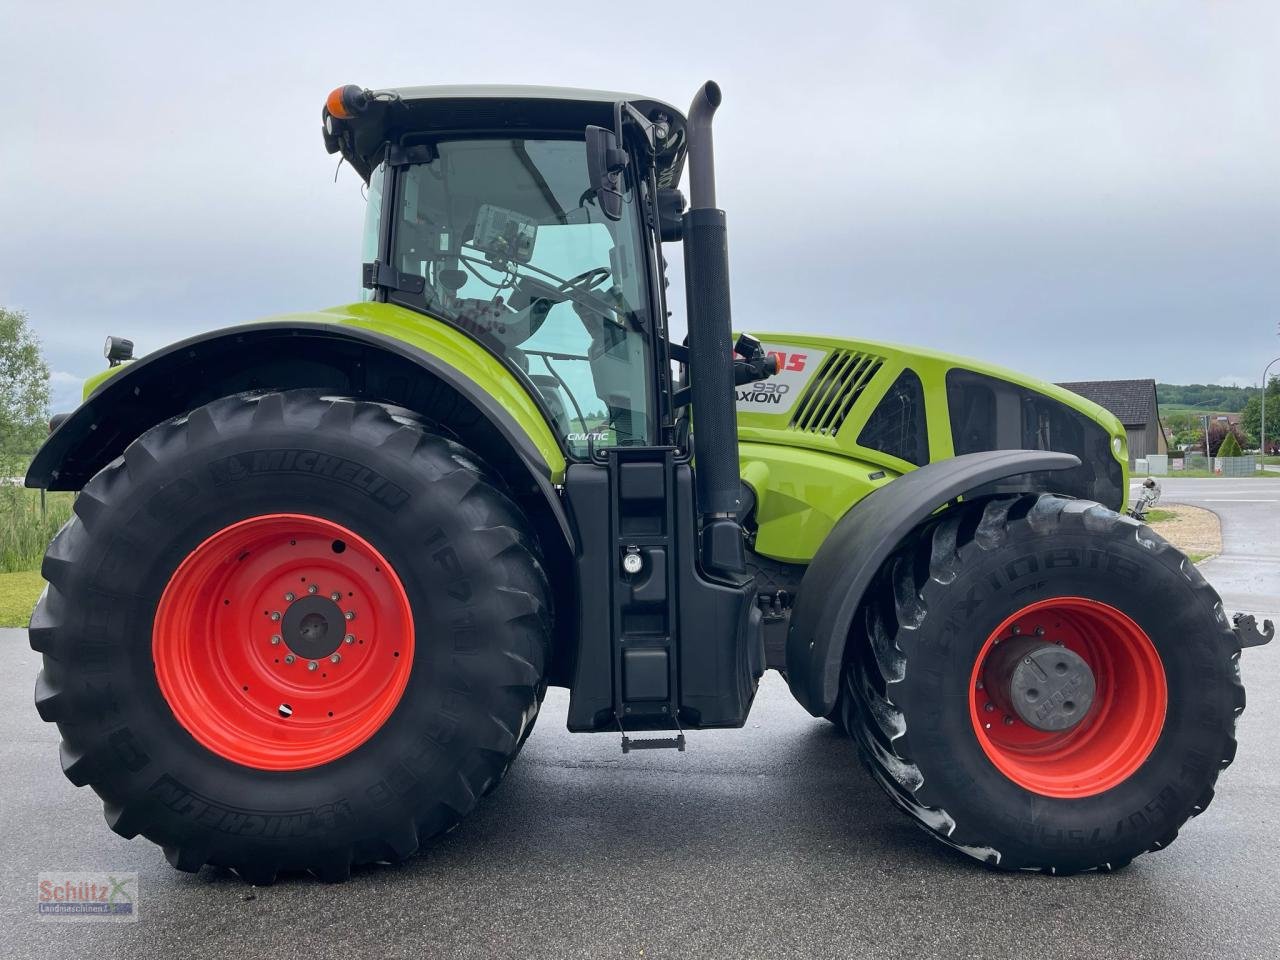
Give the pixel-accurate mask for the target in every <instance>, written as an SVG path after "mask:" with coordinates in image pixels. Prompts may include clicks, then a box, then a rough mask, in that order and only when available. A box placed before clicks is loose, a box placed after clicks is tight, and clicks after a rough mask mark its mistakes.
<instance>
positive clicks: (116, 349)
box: [102, 337, 133, 367]
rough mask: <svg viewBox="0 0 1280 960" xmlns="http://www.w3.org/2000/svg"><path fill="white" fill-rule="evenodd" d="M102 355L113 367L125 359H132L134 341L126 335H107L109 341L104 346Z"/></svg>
mask: <svg viewBox="0 0 1280 960" xmlns="http://www.w3.org/2000/svg"><path fill="white" fill-rule="evenodd" d="M102 355H103V356H104V357H106V358H107V361H108V362H109V363H110V364H111V366H113V367H114V366H115V365H116V364H118V363H123V362H124V361H125V360H132V359H133V341H132V340H128V339H126V338H124V337H107V342H106V343H105V344H103V346H102Z"/></svg>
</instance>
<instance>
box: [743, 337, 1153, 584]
mask: <svg viewBox="0 0 1280 960" xmlns="http://www.w3.org/2000/svg"><path fill="white" fill-rule="evenodd" d="M755 336H757V337H758V338H759V339H760V340H761V341H762V342H763V344H764V346H765V349H766V350H767V351H769V352H771V353H773V354H774V355H775V356H776V357H777V359H778V366H779V374H778V376H776V377H773V378H770V379H769V380H766V381H763V382H761V383H756V384H745V385H743V386H740V387H739V388H738V392H737V408H738V433H739V438H740V460H741V469H742V478H743V480H744V482H745V483H746V484H747V485H748V486H749V487H750V488H751V490H752V493H753V494H754V496H755V499H756V503H757V506H756V511H755V516H754V517H752V518H750V519H751V520H752V521H753V522H754V523H755V524H756V528H755V531H754V536H755V541H754V543H753V549H755V550H756V552H758V553H760V554H762V555H764V556H767V557H771V558H773V559H775V560H782V561H786V562H789V563H807V562H809V561H810V560H811V559H812V558H813V556H814V555H815V553H816V552H817V550H818V548H819V547H820V546H821V545H822V543H823V541H824V540H825V538H826V537H827V535H828V534H829V533H830V532H831V530H832V529H833V528H834V526H835V524H836V522H837V521H839V519H840V518H841V517H842V516H843V515H844V514H845V513H846V512H847V511H848V510H849V509H850V508H851V507H853V506H854V505H855V504H856V503H858V502H859V501H860V500H862V499H863V498H864V497H865V496H867V495H868V494H870V493H871V492H873V491H874V490H876V489H878V488H879V487H881V486H883V485H885V484H886V483H888V482H889V481H891V480H893V479H895V478H897V477H900V476H902V475H904V474H907V473H909V472H911V471H912V470H915V469H918V468H919V467H922V466H925V465H926V464H930V463H938V462H940V461H944V460H948V459H950V458H952V457H955V456H957V455H960V454H965V453H977V452H983V451H992V450H1019V449H1032V450H1035V449H1040V450H1048V451H1054V452H1059V453H1067V454H1071V455H1073V456H1076V457H1078V458H1079V460H1080V461H1081V463H1080V465H1079V466H1077V467H1075V468H1073V469H1070V470H1063V471H1057V472H1054V473H1052V474H1050V473H1047V472H1044V473H1039V474H1035V475H1030V476H1028V475H1023V476H1019V477H1017V478H1016V479H1015V480H1010V481H997V482H995V483H993V484H992V485H991V486H990V487H988V488H984V489H981V490H977V491H973V493H993V492H1000V491H1001V490H1005V489H1011V485H1016V486H1017V488H1018V489H1020V490H1044V491H1045V492H1055V493H1063V494H1067V495H1070V496H1075V497H1079V498H1082V499H1090V500H1097V501H1098V502H1100V503H1103V504H1104V505H1106V506H1108V507H1111V508H1112V509H1117V510H1120V509H1123V507H1124V503H1125V499H1126V496H1127V488H1128V475H1127V463H1128V451H1127V449H1126V444H1125V432H1124V428H1123V427H1122V426H1121V425H1120V422H1119V421H1118V420H1117V419H1116V418H1115V417H1114V416H1112V415H1111V414H1110V413H1108V412H1107V411H1106V410H1104V409H1103V408H1102V407H1100V406H1098V405H1097V404H1095V403H1092V402H1091V401H1088V400H1085V399H1084V398H1082V397H1079V396H1077V395H1075V394H1073V393H1071V392H1069V391H1067V390H1064V389H1062V388H1061V387H1057V386H1055V385H1053V384H1050V383H1045V382H1043V381H1039V380H1036V379H1035V378H1033V377H1027V376H1024V375H1022V374H1018V373H1015V372H1013V371H1009V370H1005V369H1003V368H1000V367H997V366H994V365H992V364H985V363H981V362H979V361H974V360H967V359H964V358H961V357H954V356H949V355H946V354H942V353H937V352H935V351H930V350H921V349H914V348H905V347H899V346H894V345H891V344H883V343H873V342H870V341H861V340H846V339H840V338H833V337H810V336H802V335H797V334H789V333H788V334H769V333H760V334H755Z"/></svg>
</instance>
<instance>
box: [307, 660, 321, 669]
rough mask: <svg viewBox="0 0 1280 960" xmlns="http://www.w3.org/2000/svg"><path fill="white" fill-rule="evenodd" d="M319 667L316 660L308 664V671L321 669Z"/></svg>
mask: <svg viewBox="0 0 1280 960" xmlns="http://www.w3.org/2000/svg"><path fill="white" fill-rule="evenodd" d="M319 667H320V664H318V663H316V662H315V661H314V660H312V661H310V662H309V663H308V664H307V669H308V670H316V669H319Z"/></svg>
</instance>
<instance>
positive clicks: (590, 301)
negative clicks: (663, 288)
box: [371, 139, 652, 455]
mask: <svg viewBox="0 0 1280 960" xmlns="http://www.w3.org/2000/svg"><path fill="white" fill-rule="evenodd" d="M434 153H435V158H434V159H432V160H430V161H429V162H426V163H417V164H412V165H410V166H407V167H404V168H401V173H400V180H399V182H398V184H397V189H396V204H395V206H396V211H395V217H396V219H395V222H394V223H393V232H392V238H393V239H392V263H393V265H394V266H395V267H396V268H397V269H399V270H400V271H401V273H402V274H410V275H413V276H417V277H421V278H422V280H423V289H422V291H421V293H417V292H412V293H408V294H406V293H404V292H403V291H401V292H400V293H397V294H395V295H394V298H395V299H397V300H403V301H405V302H410V303H412V304H413V305H414V306H417V307H419V308H420V309H423V310H424V311H426V312H428V313H430V314H432V315H435V316H438V317H439V318H441V319H443V320H446V321H448V322H450V323H452V324H454V325H455V326H457V327H459V328H461V329H462V330H464V331H466V332H467V333H468V334H470V335H471V336H473V337H475V338H476V339H477V340H480V341H481V342H482V343H484V344H485V345H486V346H488V347H489V348H490V349H491V350H493V351H494V352H495V353H496V354H498V355H499V356H501V357H502V358H503V359H504V360H506V361H507V362H508V364H510V365H512V366H514V367H516V368H517V369H518V370H520V371H521V372H522V373H523V374H525V376H526V377H527V378H528V380H529V381H530V382H531V383H532V385H533V386H534V387H535V389H536V391H537V393H538V395H539V397H540V399H541V400H542V403H543V407H544V409H545V410H546V411H547V413H548V415H549V418H550V419H551V420H552V421H553V423H554V426H555V429H556V430H557V432H558V433H559V434H560V435H561V436H562V437H563V438H564V440H565V443H566V446H567V447H568V449H569V450H570V452H571V453H573V454H575V455H582V454H584V453H586V451H587V449H588V445H589V444H590V443H594V444H595V445H596V446H613V445H626V444H643V443H648V442H650V437H651V434H652V424H651V419H652V418H651V412H650V405H649V402H648V394H649V390H648V383H649V381H650V376H651V373H650V370H649V368H648V361H647V356H648V354H647V350H646V339H645V335H644V333H643V330H644V328H645V324H646V323H647V322H648V310H649V307H648V303H647V299H646V297H647V292H646V290H647V288H646V284H645V282H644V279H645V278H644V260H643V257H642V255H641V248H640V242H641V240H640V238H641V232H640V228H639V223H638V222H637V219H636V218H637V213H636V206H637V205H636V204H635V203H634V202H633V197H632V194H631V192H630V188H628V192H627V194H626V195H625V197H624V200H625V203H624V206H623V216H622V219H621V220H619V221H616V222H614V221H610V220H608V219H607V218H606V217H605V216H604V215H603V214H602V213H601V212H600V208H599V206H598V205H597V204H596V202H595V198H594V195H593V193H592V191H591V189H590V187H589V180H588V176H587V162H586V147H585V144H584V143H583V142H582V141H573V140H511V139H485V140H453V141H446V142H443V143H440V144H438V145H437V146H436V147H435V149H434ZM371 199H372V198H371ZM379 203H381V200H379ZM402 286H403V284H402ZM406 298H407V299H406Z"/></svg>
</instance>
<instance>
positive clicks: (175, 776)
mask: <svg viewBox="0 0 1280 960" xmlns="http://www.w3.org/2000/svg"><path fill="white" fill-rule="evenodd" d="M290 518H294V519H290ZM290 524H294V525H296V526H297V527H298V532H296V533H291V532H290V531H291V530H292V529H293V528H292V527H291V526H290ZM335 529H340V530H346V531H349V532H350V535H349V537H348V538H347V539H346V540H344V539H342V537H340V536H336V535H335V536H334V539H333V541H332V544H331V545H330V544H329V541H327V540H325V539H323V537H324V536H329V535H331V534H329V533H328V531H331V530H335ZM245 531H248V533H246V532H245ZM281 531H284V532H281ZM246 536H247V537H249V539H247V540H246V539H244V538H245V537H246ZM317 537H319V538H320V539H319V540H318V541H317V539H316V538H317ZM220 538H221V539H220ZM228 538H230V539H228ZM237 538H239V539H237ZM255 538H256V539H255ZM316 542H318V543H319V544H320V545H321V547H323V546H331V550H332V554H329V553H328V551H324V550H323V549H321V550H320V553H319V554H316V555H314V556H313V555H311V554H308V555H307V556H306V557H302V556H301V555H300V554H299V553H298V551H303V550H304V548H306V549H308V550H310V549H311V548H312V547H313V546H315V543H316ZM318 549H319V548H318ZM291 551H293V552H291ZM192 564H195V567H194V568H192V567H191V565H192ZM201 564H203V566H201ZM255 564H256V565H257V566H255ZM360 564H363V566H361V565H360ZM184 569H185V570H188V572H191V570H192V569H194V575H193V576H187V575H185V574H183V570H184ZM42 570H43V573H44V576H45V578H46V579H47V580H48V581H49V584H50V585H49V588H48V590H47V591H46V594H45V595H44V597H42V598H41V601H40V603H39V605H38V606H37V609H36V611H35V613H34V615H33V618H32V626H31V631H30V637H31V645H32V647H33V648H35V649H36V650H37V651H39V652H40V653H42V654H43V655H44V656H43V660H44V668H43V670H42V671H41V672H40V676H39V678H38V680H37V683H36V705H37V707H38V709H39V711H40V714H41V716H42V717H43V718H44V719H45V720H49V721H55V722H56V723H57V724H58V728H59V730H60V732H61V734H62V748H61V754H62V764H63V770H64V772H65V773H66V775H67V777H68V778H69V779H70V780H71V781H72V783H74V784H76V785H77V786H86V785H87V786H91V787H92V788H93V789H94V791H95V792H97V793H98V794H99V796H101V797H102V799H103V802H104V807H105V812H106V818H107V822H108V824H109V825H110V826H111V828H112V829H113V830H115V831H116V832H117V833H119V834H121V835H122V836H125V837H133V836H135V835H137V834H141V835H143V836H146V837H147V838H148V839H150V840H152V841H153V842H155V843H157V844H159V845H160V846H162V847H163V848H164V851H165V854H166V856H167V857H168V859H169V860H170V862H171V863H172V864H173V865H174V866H175V867H178V868H179V869H182V870H197V869H199V867H200V866H202V865H203V864H206V863H209V864H215V865H220V866H224V867H231V868H234V869H235V870H236V871H238V872H239V873H240V874H241V875H242V876H244V877H245V878H246V879H249V880H250V881H252V882H255V883H265V882H270V881H271V880H273V879H274V878H275V876H276V874H277V873H278V872H279V871H295V870H310V871H312V872H314V873H315V874H316V875H318V876H320V877H321V878H323V879H326V880H341V879H343V878H345V877H346V876H347V875H348V873H349V871H350V868H351V866H352V865H353V864H359V863H366V862H372V861H396V860H401V859H404V858H407V857H409V856H411V855H412V854H413V853H415V852H416V851H417V850H418V849H419V847H420V845H421V844H422V843H423V842H425V841H426V840H428V839H429V838H431V837H433V836H435V835H436V834H439V833H441V832H442V831H444V830H447V829H448V828H450V827H451V826H453V825H454V824H455V823H457V822H458V820H459V819H460V818H461V817H463V816H464V815H466V814H467V813H468V812H470V811H471V809H472V808H473V807H474V806H475V804H476V801H477V799H478V798H479V797H481V796H482V795H483V794H484V793H486V792H487V791H488V790H490V789H492V788H493V787H494V786H495V785H496V784H497V782H498V781H499V780H500V779H501V777H502V776H503V774H504V773H505V771H506V769H507V767H508V765H509V764H510V762H511V760H512V759H513V758H514V756H515V754H516V753H517V752H518V750H519V748H520V746H521V745H522V744H523V742H524V738H525V737H526V736H527V735H528V731H529V730H530V729H531V728H532V725H533V722H534V719H535V718H536V716H537V712H538V706H539V703H540V699H541V694H542V693H543V692H544V691H545V687H546V684H545V679H544V669H545V664H546V662H547V658H548V647H549V636H550V607H549V603H550V601H549V588H548V584H547V580H546V576H545V574H544V572H543V568H542V565H541V561H540V559H539V555H538V550H537V547H536V544H535V541H534V538H533V536H532V534H531V533H530V531H529V527H528V524H527V522H526V520H525V518H524V517H523V516H522V515H521V512H520V510H519V508H518V507H517V506H516V505H515V504H514V503H513V502H512V501H511V500H510V499H508V498H507V497H506V496H504V495H503V493H501V492H500V490H499V488H498V486H496V485H495V484H494V483H493V482H491V480H490V479H489V478H488V477H487V476H486V474H485V472H484V470H483V468H482V467H480V466H478V464H477V462H476V461H475V460H474V459H473V458H472V457H471V456H470V455H469V453H468V452H467V451H466V450H465V449H464V448H463V447H461V446H459V445H458V444H456V443H453V442H451V441H448V440H445V439H444V438H442V437H439V436H437V435H434V434H432V433H430V432H429V431H428V430H426V429H424V427H423V425H422V424H420V423H416V422H413V421H412V420H411V419H409V418H405V417H401V416H395V415H394V413H393V411H392V410H391V409H388V408H385V407H383V406H381V405H379V404H375V403H367V402H362V401H353V400H348V399H343V398H335V397H324V396H321V395H319V394H318V393H315V392H312V391H289V392H285V393H269V394H265V395H241V396H235V397H228V398H224V399H221V400H216V401H214V402H213V403H210V404H208V405H207V406H204V407H201V408H199V409H197V410H195V411H192V412H191V413H190V414H189V415H187V416H183V417H178V418H175V419H173V420H170V421H168V422H166V423H163V424H160V425H159V426H157V427H155V428H154V429H152V430H150V431H148V432H147V433H146V434H144V435H143V436H142V437H140V438H138V439H137V440H135V441H134V442H133V443H132V444H130V446H129V447H128V449H127V450H126V451H125V453H124V455H123V457H121V458H119V459H117V460H116V461H115V462H113V463H112V464H110V465H109V466H107V467H106V468H104V469H103V470H102V472H100V473H99V474H98V475H97V476H95V477H94V478H93V479H92V480H91V481H90V482H89V483H88V484H87V485H86V487H85V489H84V491H83V492H82V493H81V494H80V496H79V497H78V498H77V500H76V504H75V516H74V517H73V518H72V519H71V521H70V522H69V523H68V524H67V525H66V526H65V527H64V528H63V529H62V531H61V532H60V533H59V534H58V536H57V537H56V538H55V540H54V542H53V544H52V545H51V546H50V548H49V551H48V554H47V556H46V558H45V562H44V565H43V568H42ZM264 571H265V572H264ZM309 571H311V572H312V573H313V576H312V581H313V583H314V584H317V585H319V590H318V591H317V590H314V589H313V590H312V591H311V595H309V594H307V593H305V592H304V591H305V590H306V588H307V587H308V586H309V585H311V584H309V583H308V580H307V579H306V578H307V575H308V572H309ZM315 571H318V572H315ZM374 571H376V572H374ZM251 574H252V575H251ZM259 574H261V576H260V577H259V579H254V577H258V576H259ZM361 577H363V578H364V580H360V578H361ZM353 578H354V579H353ZM375 581H376V582H375ZM286 582H289V583H294V582H296V584H297V587H296V589H290V590H289V591H288V593H287V595H281V587H280V585H281V584H284V583H286ZM366 583H367V585H368V589H366V590H362V589H361V586H360V585H359V584H366ZM262 584H265V586H262ZM348 585H350V587H351V589H348ZM260 586H261V589H259V587H260ZM335 587H336V588H337V589H333V588H335ZM210 591H213V592H212V593H210ZM331 591H332V592H331ZM295 593H296V594H297V599H292V598H293V597H294V594H295ZM224 594H225V596H224ZM330 594H331V595H330ZM278 595H281V596H279V598H277V596H278ZM210 597H214V598H218V599H212V600H211V599H210ZM334 598H336V599H334ZM330 600H334V609H333V610H332V611H330V610H329V609H328V607H325V608H324V609H323V610H321V609H320V607H321V606H324V604H327V603H328V602H329V601H330ZM301 601H307V602H308V603H310V604H311V605H312V606H315V607H316V609H317V610H318V611H319V613H318V614H315V615H312V616H311V619H310V620H307V619H306V618H305V617H303V618H302V619H301V620H300V619H299V616H301V614H302V612H303V611H302V608H301V607H299V608H298V610H297V611H296V612H297V613H298V614H299V616H292V617H291V613H290V611H291V610H293V608H292V607H291V606H290V604H293V603H298V602H301ZM277 606H278V607H279V610H276V609H275V607H277ZM307 609H308V610H310V609H311V607H310V606H309V607H308V608H307ZM280 611H284V615H283V617H282V618H280V619H278V620H277V619H276V618H274V616H273V615H274V614H275V613H278V612H280ZM344 611H346V613H345V614H344ZM401 612H402V613H403V617H401ZM357 613H358V614H359V615H358V616H357V615H356V614H357ZM344 615H345V616H347V621H346V622H345V623H344V622H343V617H344ZM325 617H328V618H329V621H332V622H331V623H330V622H329V621H326V620H325ZM291 620H292V626H291ZM299 623H303V624H304V625H305V629H304V628H303V627H298V626H297V625H298V624H299ZM206 626H207V629H206ZM285 627H289V628H290V630H292V631H293V632H289V630H286V629H285ZM330 628H332V631H331V632H333V633H334V635H333V636H332V637H329V641H330V642H331V643H332V644H336V645H337V646H335V648H334V650H333V651H331V652H329V651H327V647H326V648H325V649H319V648H317V647H311V648H308V647H306V644H307V643H312V642H316V643H319V642H320V641H322V640H323V639H324V638H325V637H327V636H328V634H327V633H326V632H325V631H329V630H330ZM344 631H350V634H349V635H348V636H347V637H340V636H339V635H340V634H342V633H343V632H344ZM275 634H283V642H282V640H281V637H280V636H275ZM192 638H194V639H192ZM316 638H320V639H319V640H317V639H316ZM366 639H367V640H368V645H365V641H366ZM322 645H323V644H322ZM401 652H404V653H405V654H406V656H408V658H409V659H410V662H409V663H405V662H404V661H403V660H400V659H398V658H399V657H400V654H401ZM286 653H287V654H288V655H289V656H292V657H293V658H294V659H293V660H290V661H289V663H288V664H286V663H284V662H283V661H284V659H285V655H286ZM410 654H411V656H409V655H410ZM331 656H336V657H337V658H338V659H337V660H330V657H331ZM202 657H203V658H204V659H200V658H202ZM188 661H190V663H194V664H195V666H196V669H188V667H189V666H190V664H189V663H188ZM331 664H332V665H331ZM308 667H310V669H308ZM343 670H349V671H350V672H349V673H347V674H346V675H345V676H344V675H343V674H342V673H341V671H343ZM223 674H226V675H227V676H232V675H233V674H234V677H235V679H233V680H232V681H231V682H230V683H227V682H224V681H225V680H226V677H223V676H222V675H223ZM241 674H243V681H244V682H243V686H242V687H241V686H240V685H239V684H240V679H241ZM219 677H221V679H218V678H219ZM397 685H398V686H397ZM276 697H279V698H280V699H281V700H282V703H281V704H280V707H279V710H278V714H279V715H278V716H275V715H273V714H272V712H271V710H270V709H269V708H270V707H272V705H273V704H274V702H275V701H274V699H273V698H276ZM285 697H291V698H292V699H291V700H290V701H287V702H285V701H284V698H285ZM264 705H265V707H266V708H264ZM286 707H287V708H288V710H287V711H286ZM326 707H328V708H329V711H330V712H328V717H332V718H334V719H333V720H332V721H330V720H328V719H327V718H326V717H325V712H326V710H325V708H326ZM340 723H346V726H343V727H341V729H339V728H338V726H337V725H338V724H340Z"/></svg>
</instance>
